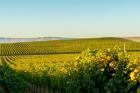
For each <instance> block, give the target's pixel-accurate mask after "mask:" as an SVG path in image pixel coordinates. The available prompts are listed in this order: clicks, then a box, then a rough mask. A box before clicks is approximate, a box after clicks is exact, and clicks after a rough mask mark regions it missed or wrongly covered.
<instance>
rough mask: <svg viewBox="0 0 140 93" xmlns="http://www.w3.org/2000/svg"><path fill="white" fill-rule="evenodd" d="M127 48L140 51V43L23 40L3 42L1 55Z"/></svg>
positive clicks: (96, 39)
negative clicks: (115, 47) (116, 47)
mask: <svg viewBox="0 0 140 93" xmlns="http://www.w3.org/2000/svg"><path fill="white" fill-rule="evenodd" d="M124 43H125V45H126V50H129V51H139V50H140V43H139V42H134V41H130V40H126V39H121V38H91V39H74V40H53V41H43V42H22V43H10V44H1V53H0V55H2V56H4V55H6V56H7V55H41V54H42V55H43V54H64V53H65V54H67V53H70V54H72V53H80V52H81V51H83V50H86V49H87V48H90V49H91V50H98V49H106V48H113V47H114V46H116V45H118V46H119V47H121V48H123V46H124Z"/></svg>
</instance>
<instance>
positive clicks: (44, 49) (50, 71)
mask: <svg viewBox="0 0 140 93" xmlns="http://www.w3.org/2000/svg"><path fill="white" fill-rule="evenodd" d="M124 44H125V49H126V51H128V54H130V57H131V58H132V59H134V60H135V59H138V61H139V58H140V42H134V41H130V40H126V39H121V38H93V39H74V40H54V41H42V42H22V43H21V42H19V43H3V44H0V46H1V47H0V49H1V52H0V58H1V60H0V63H1V64H2V65H5V64H6V65H8V66H9V67H10V69H12V70H14V71H16V72H14V75H15V73H18V74H16V75H17V76H18V77H22V78H23V77H24V78H23V80H25V81H26V82H27V81H28V83H29V84H28V85H30V84H35V86H34V87H36V88H34V87H33V86H32V85H31V86H28V91H31V92H32V93H34V92H36V91H38V84H39V87H40V88H43V89H44V86H43V85H42V84H44V83H42V82H46V83H47V84H48V82H49V81H44V80H46V78H48V79H50V81H51V83H53V85H51V84H50V83H49V86H50V88H52V89H53V88H54V90H57V91H58V90H59V91H61V88H64V85H63V84H65V83H64V81H65V80H68V82H70V81H69V79H74V78H79V77H78V76H77V75H76V77H74V78H73V76H71V75H70V76H69V75H67V73H71V74H76V73H77V74H78V75H79V72H77V71H78V69H79V67H81V68H84V69H87V68H85V67H86V66H87V67H89V66H90V65H89V64H85V63H84V64H83V65H85V66H84V67H83V65H82V64H81V63H80V62H83V61H85V62H88V61H89V60H96V61H97V62H98V61H99V60H100V59H101V60H103V61H106V60H108V57H107V56H106V55H104V54H103V53H102V52H101V53H99V55H98V54H97V58H94V57H93V59H91V58H92V56H91V55H89V54H90V51H89V50H87V49H88V48H89V49H90V50H94V51H92V53H93V54H94V52H95V51H98V50H99V51H100V50H102V51H105V52H106V50H107V51H110V49H113V50H112V52H109V53H112V54H111V55H109V60H110V58H112V59H113V60H116V59H114V54H113V53H116V52H113V51H117V52H118V53H119V51H124V50H123V48H124ZM114 46H116V48H115V49H114ZM118 46H119V47H120V48H121V50H120V48H119V51H118V50H117V48H118ZM85 50H87V52H85V53H84V57H83V51H85ZM122 53H123V52H120V54H121V56H122V57H123V56H124V55H122ZM100 54H101V55H100ZM117 55H118V54H117ZM80 57H81V58H82V59H81V58H80ZM98 57H99V58H100V57H101V58H100V59H98ZM77 59H78V60H80V61H78V63H77ZM97 59H98V60H97ZM118 60H120V59H117V60H116V61H118ZM132 61H133V60H132ZM75 64H76V65H75ZM77 65H79V67H77ZM79 71H82V70H79ZM83 71H87V70H83ZM23 72H24V73H23ZM8 73H9V72H8ZM10 73H12V74H13V71H12V72H10ZM19 73H20V74H19ZM80 73H83V72H80ZM32 74H33V76H32ZM6 75H8V74H6ZM16 75H15V76H16ZM19 75H21V76H19ZM44 75H45V76H44ZM46 75H48V77H46ZM83 75H85V72H84V73H83ZM15 76H14V77H15ZM17 76H16V77H17ZM80 76H82V75H81V74H80ZM8 77H9V76H8ZM10 77H11V76H10ZM86 77H88V76H87V75H86ZM20 79H21V78H20ZM20 79H19V80H20ZM59 79H60V80H59ZM62 79H64V80H62ZM89 80H90V79H89ZM25 81H24V82H25ZM13 82H14V80H13V81H12V82H10V84H12V83H13ZM22 82H23V81H22ZM62 82H63V83H62ZM80 82H81V81H80ZM82 82H83V81H82ZM56 83H57V84H56ZM72 83H76V81H75V80H73V82H72V81H71V84H72ZM84 83H86V81H85V80H84ZM55 84H56V85H55ZM61 84H62V85H61ZM76 84H77V83H76ZM36 85H37V86H36ZM72 85H73V84H72ZM87 85H88V83H87ZM45 86H46V84H45ZM68 86H69V87H66V89H62V90H65V91H68V90H69V88H74V87H72V86H70V85H68ZM47 87H48V85H47ZM67 88H68V90H67ZM9 90H10V89H9ZM15 90H16V89H15ZM40 90H41V89H40ZM33 91H34V92H33ZM69 91H71V92H69V93H80V92H73V91H72V90H71V89H70V90H69ZM76 91H80V90H76ZM107 91H108V90H107ZM113 91H114V90H113ZM36 93H47V92H36ZM56 93H57V92H56ZM63 93H64V92H63ZM83 93H90V92H83ZM95 93H96V92H95ZM114 93H116V92H114Z"/></svg>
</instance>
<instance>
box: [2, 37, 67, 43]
mask: <svg viewBox="0 0 140 93" xmlns="http://www.w3.org/2000/svg"><path fill="white" fill-rule="evenodd" d="M64 39H68V38H62V37H37V38H5V37H0V43H14V42H30V41H47V40H64Z"/></svg>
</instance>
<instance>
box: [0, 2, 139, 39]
mask: <svg viewBox="0 0 140 93" xmlns="http://www.w3.org/2000/svg"><path fill="white" fill-rule="evenodd" d="M139 25H140V0H0V37H43V36H58V37H101V36H140V26H139Z"/></svg>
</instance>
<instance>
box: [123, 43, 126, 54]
mask: <svg viewBox="0 0 140 93" xmlns="http://www.w3.org/2000/svg"><path fill="white" fill-rule="evenodd" d="M123 51H124V53H125V52H126V49H125V42H124V46H123Z"/></svg>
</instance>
